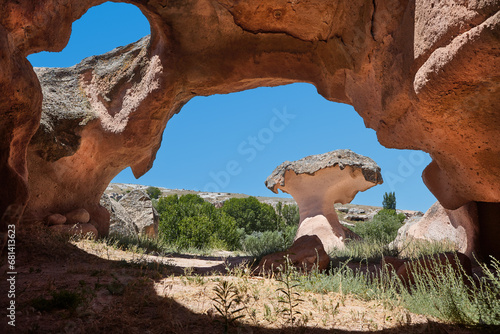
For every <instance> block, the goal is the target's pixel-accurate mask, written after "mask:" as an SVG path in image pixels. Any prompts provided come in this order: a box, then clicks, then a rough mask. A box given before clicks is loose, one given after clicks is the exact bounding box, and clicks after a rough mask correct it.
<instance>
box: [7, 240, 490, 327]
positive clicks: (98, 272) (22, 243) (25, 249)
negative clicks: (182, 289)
mask: <svg viewBox="0 0 500 334" xmlns="http://www.w3.org/2000/svg"><path fill="white" fill-rule="evenodd" d="M35 232H36V233H35ZM35 232H34V231H33V230H30V231H26V232H24V233H19V235H18V236H17V245H16V271H17V275H16V287H15V295H16V296H15V299H14V300H15V303H16V318H15V325H16V326H15V328H14V327H12V326H9V325H8V324H7V321H8V318H7V314H6V310H7V306H8V304H7V303H8V302H9V300H8V298H5V296H6V295H7V291H8V289H9V285H8V283H7V280H6V277H5V276H6V272H7V266H6V262H7V256H6V254H5V252H3V254H2V267H1V268H0V269H1V273H2V276H3V279H2V280H1V282H0V289H1V291H2V298H1V301H2V302H1V311H0V319H1V320H0V332H1V333H72V334H77V333H92V334H96V333H131V334H132V333H141V334H142V333H183V334H184V333H193V334H196V333H203V334H210V333H223V332H224V330H223V325H222V324H221V323H220V322H218V321H217V320H220V319H218V318H217V317H214V316H213V315H210V314H197V313H193V312H192V311H191V310H189V309H187V308H186V307H184V306H182V305H181V304H179V303H178V302H176V301H175V300H174V299H172V298H168V297H162V296H159V295H158V294H157V292H156V290H155V282H158V281H159V280H161V279H162V278H164V277H165V276H168V275H172V274H175V272H178V271H179V268H175V267H171V266H162V267H156V268H154V267H150V266H148V265H146V266H144V265H141V264H130V263H126V262H123V261H112V260H105V259H102V258H100V257H98V256H95V255H91V254H88V253H86V252H84V251H82V250H81V249H79V248H78V247H76V246H75V245H73V244H71V243H69V242H67V241H66V240H64V239H63V238H54V237H53V236H50V235H48V234H46V233H44V232H40V231H35ZM197 258H199V257H197ZM203 271H204V270H203V268H202V269H201V272H203ZM61 290H67V291H77V292H78V296H81V297H82V300H80V306H79V307H75V308H73V307H71V305H70V302H68V303H69V305H65V306H66V307H65V308H63V309H58V308H55V309H50V308H48V307H47V309H46V310H42V311H40V310H37V309H35V308H34V307H33V301H34V300H37V299H40V298H42V299H43V298H47V299H50V296H51V295H52V294H53V293H57V292H60V291H61ZM470 332H480V331H479V329H477V330H475V329H464V328H460V327H458V326H453V325H447V324H442V323H434V322H429V323H427V324H424V325H422V324H419V325H404V326H400V327H397V328H394V329H389V330H381V331H375V332H374V333H470ZM229 333H356V331H345V330H325V329H318V328H310V327H307V328H300V327H298V328H297V327H296V328H290V327H285V328H279V329H274V328H273V329H270V328H264V327H256V326H251V325H245V326H243V327H240V328H236V327H234V328H230V330H229Z"/></svg>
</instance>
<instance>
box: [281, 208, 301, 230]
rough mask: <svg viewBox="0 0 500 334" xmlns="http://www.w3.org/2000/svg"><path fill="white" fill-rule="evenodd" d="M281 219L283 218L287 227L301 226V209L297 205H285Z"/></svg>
mask: <svg viewBox="0 0 500 334" xmlns="http://www.w3.org/2000/svg"><path fill="white" fill-rule="evenodd" d="M279 203H281V202H279ZM281 217H283V220H284V223H285V225H286V226H296V225H299V220H300V214H299V207H298V206H297V205H295V204H285V205H283V208H282V210H281Z"/></svg>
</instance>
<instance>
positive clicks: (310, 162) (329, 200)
mask: <svg viewBox="0 0 500 334" xmlns="http://www.w3.org/2000/svg"><path fill="white" fill-rule="evenodd" d="M382 182H383V181H382V175H381V174H380V167H379V166H378V165H377V164H376V163H375V162H374V161H373V160H372V159H370V158H367V157H364V156H362V155H359V154H356V153H354V152H352V151H351V150H336V151H332V152H328V153H324V154H318V155H311V156H308V157H305V158H303V159H300V160H297V161H294V162H290V161H285V162H284V163H282V164H281V165H279V166H278V167H276V169H275V170H274V171H273V172H272V173H271V175H270V176H269V177H268V178H267V180H266V186H267V187H268V188H269V189H270V190H271V191H273V192H275V193H278V189H281V191H283V192H286V193H289V194H290V195H292V196H293V198H294V199H295V201H296V202H297V205H298V206H299V213H300V221H299V228H298V230H297V234H296V236H295V240H297V239H299V238H300V237H302V236H304V235H316V236H318V237H319V239H320V240H321V242H322V243H323V246H324V248H325V250H326V252H331V251H332V250H334V249H335V248H343V247H344V246H345V245H344V240H346V239H357V238H359V237H358V236H357V235H356V234H355V233H353V232H351V230H349V229H348V228H346V227H344V226H342V225H341V224H340V222H339V219H338V216H337V213H336V211H335V207H334V204H335V203H342V204H346V203H349V202H351V201H352V200H353V198H354V196H356V194H357V193H358V192H359V191H365V190H367V189H369V188H371V187H373V186H375V185H377V184H381V183H382Z"/></svg>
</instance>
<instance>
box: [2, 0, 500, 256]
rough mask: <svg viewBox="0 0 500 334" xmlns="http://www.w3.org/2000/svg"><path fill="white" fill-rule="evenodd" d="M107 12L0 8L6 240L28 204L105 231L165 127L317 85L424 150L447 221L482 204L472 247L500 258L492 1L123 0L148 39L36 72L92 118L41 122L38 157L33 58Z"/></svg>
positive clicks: (67, 5) (499, 103)
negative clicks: (241, 98) (235, 103)
mask: <svg viewBox="0 0 500 334" xmlns="http://www.w3.org/2000/svg"><path fill="white" fill-rule="evenodd" d="M102 2H104V0H83V1H74V0H47V1H38V2H36V1H29V0H21V1H10V0H6V1H3V2H1V3H0V13H2V14H1V15H0V54H1V57H0V91H2V95H1V96H0V183H1V184H2V187H1V189H0V217H1V218H0V219H1V221H0V229H1V231H2V232H4V231H5V230H6V228H7V225H9V224H15V223H16V222H17V221H18V220H19V217H20V215H21V214H22V212H23V209H24V208H25V207H26V205H27V210H26V214H25V216H24V217H25V220H26V221H33V220H37V219H43V218H44V217H46V216H48V215H49V214H52V213H64V212H69V211H71V210H74V209H78V208H83V209H85V210H87V211H88V212H89V214H90V217H91V222H92V223H93V224H94V225H95V226H96V227H97V229H98V231H99V233H100V234H106V233H107V232H108V225H109V214H108V213H107V211H106V210H105V209H104V208H102V207H101V206H100V205H99V199H100V196H101V194H102V193H103V191H104V189H105V187H106V185H107V184H108V183H109V182H110V180H111V179H112V178H113V177H114V176H115V175H116V174H117V173H119V172H120V171H121V170H122V169H124V168H126V167H127V166H131V167H132V170H133V172H134V174H135V175H136V177H139V176H141V175H142V174H144V173H145V172H146V171H147V170H148V169H149V168H150V167H151V165H152V162H153V161H154V158H155V153H156V151H157V149H158V147H159V145H160V140H161V133H162V131H163V129H164V128H165V125H166V122H167V121H168V119H169V118H170V117H171V116H172V115H173V114H175V113H176V112H178V111H179V110H180V109H181V107H182V106H183V105H184V104H185V103H186V102H187V101H189V99H191V98H192V97H193V96H196V95H203V96H206V95H211V94H223V93H230V92H234V91H241V90H244V89H250V88H255V87H258V86H275V85H281V84H288V83H292V82H309V83H313V84H314V85H315V86H316V87H317V89H318V92H319V93H320V94H321V95H322V96H324V97H325V98H326V99H328V100H330V101H336V102H342V103H348V104H352V105H353V106H354V108H355V109H356V110H357V112H358V113H359V114H360V115H361V116H362V117H363V119H364V121H365V124H366V126H367V127H370V128H372V129H374V130H375V131H376V132H377V136H378V139H379V141H380V142H381V143H382V144H383V145H384V146H386V147H390V148H399V149H415V150H423V151H425V152H428V153H429V154H430V155H431V157H432V159H433V161H432V163H431V164H430V165H429V166H428V167H427V168H426V170H425V172H424V174H423V179H424V181H425V183H426V184H427V186H428V187H429V189H430V190H431V191H432V192H433V193H434V194H435V195H436V197H437V198H438V200H439V201H440V203H441V204H442V205H443V207H445V208H446V209H448V210H456V209H458V208H461V207H463V206H467V205H475V206H476V216H475V218H474V217H472V216H468V219H472V220H474V219H476V220H477V222H478V223H477V226H476V227H477V231H478V235H477V238H478V240H479V241H480V242H478V243H477V244H476V245H477V247H478V249H477V251H478V252H482V253H483V255H487V254H491V255H495V256H497V257H500V247H498V242H497V239H496V238H493V237H492V236H497V235H498V234H499V233H500V224H498V219H497V218H496V217H498V216H499V214H500V204H499V203H500V187H499V185H500V172H499V171H500V159H499V158H498V157H499V153H500V151H499V147H500V145H499V139H498V138H499V137H498V131H499V128H500V114H499V113H498V110H499V109H500V94H499V93H500V79H499V75H498V68H499V67H500V49H499V48H498V44H499V40H500V37H499V36H500V33H499V30H500V28H499V25H500V11H499V9H500V3H499V1H498V0H492V1H453V0H445V1H437V2H436V1H431V0H416V1H407V0H375V1H365V0H352V1H351V0H350V1H336V2H326V1H323V0H311V1H283V0H266V1H264V0H250V1H234V0H187V1H183V2H178V1H169V2H165V1H159V0H151V1H147V2H145V1H136V0H131V1H127V2H128V3H132V4H135V5H137V6H138V7H139V8H140V9H141V11H142V12H143V13H144V15H145V16H146V17H147V18H148V20H149V22H150V23H151V33H152V34H151V36H152V37H151V40H150V41H146V40H143V41H140V42H139V43H136V44H134V45H132V46H128V47H125V48H121V49H119V50H115V53H112V54H108V55H107V56H99V57H94V58H92V59H91V60H90V61H87V65H86V66H87V67H86V68H85V66H84V67H79V68H78V67H77V68H74V69H73V70H74V72H73V73H68V72H67V73H66V74H65V72H64V71H63V70H61V69H55V70H53V71H54V72H53V73H54V75H51V74H49V73H48V72H50V71H51V70H45V74H43V73H42V72H40V71H39V72H38V74H41V75H40V77H41V79H40V82H43V80H44V79H43V78H42V77H43V76H45V77H46V78H50V77H52V79H53V80H54V83H53V85H48V86H46V87H49V86H51V87H52V88H54V89H55V90H56V91H58V92H60V93H62V94H63V96H66V95H64V93H65V90H66V88H65V86H66V85H69V86H71V85H74V86H73V87H75V88H76V87H78V89H79V92H80V94H79V95H75V94H73V92H76V90H74V89H70V88H68V89H67V91H68V94H69V95H70V96H67V98H68V99H74V101H75V104H76V105H80V107H82V108H83V106H84V105H85V106H86V107H85V108H84V109H85V110H86V112H88V117H85V118H81V119H80V120H79V121H78V122H77V121H76V120H74V121H72V120H63V119H58V120H57V121H55V122H53V123H50V122H49V123H47V124H49V127H50V124H54V125H57V126H62V127H63V128H64V129H65V130H64V131H62V132H61V131H59V130H54V131H50V129H49V127H46V126H45V125H42V127H41V130H40V132H39V134H38V135H37V137H36V138H35V139H34V140H33V142H32V144H31V145H30V147H29V149H28V144H29V142H30V140H31V138H32V136H33V134H34V133H35V132H36V130H37V128H38V124H39V123H40V122H39V120H40V117H41V114H42V87H41V86H40V83H39V81H38V79H37V77H36V75H35V73H34V71H33V69H32V68H31V66H30V64H29V63H28V61H27V60H26V58H25V57H26V56H27V55H29V54H31V53H34V52H39V51H43V50H46V51H60V50H62V49H63V48H64V46H65V45H66V43H67V42H68V40H69V36H70V33H71V23H72V22H73V21H75V20H77V19H78V18H79V17H81V16H82V15H83V14H84V13H85V12H86V11H87V10H88V9H89V8H91V7H92V6H95V5H98V4H100V3H102ZM133 50H135V51H133ZM129 51H130V52H129ZM105 63H107V64H108V65H105ZM106 68H107V69H108V70H109V71H108V72H105V71H102V70H104V69H106ZM57 74H60V75H61V76H58V75H57ZM63 79H64V80H63ZM43 85H45V84H42V86H43ZM58 87H59V88H58ZM44 94H45V95H47V94H48V95H50V89H49V91H47V90H46V89H45V90H44ZM47 99H50V96H49V97H47ZM63 100H64V99H63ZM49 104H50V103H49ZM44 105H47V104H46V101H44ZM53 105H54V106H56V104H53ZM65 108H66V107H65V106H64V103H63V105H61V108H60V110H61V111H63V110H64V109H65ZM76 109H78V107H74V108H73V107H72V110H75V111H76ZM46 111H47V108H45V109H44V112H46ZM71 113H73V112H71ZM78 117H79V116H77V119H78ZM49 118H51V117H49ZM76 122H77V123H76ZM85 123H86V124H85ZM80 124H82V125H80ZM42 131H43V132H44V133H42ZM54 134H57V135H54ZM78 137H79V139H78ZM37 138H38V139H37ZM46 140H47V145H45V144H44V143H45V141H46ZM66 141H67V143H66ZM61 143H62V144H64V145H61ZM28 161H29V163H28ZM28 174H29V178H30V180H29V184H30V185H29V188H30V192H29V193H28ZM44 178H46V180H45V181H44V180H43V179H44ZM28 196H29V198H30V199H29V204H27V201H28ZM470 203H473V204H470ZM466 211H467V212H469V213H470V214H474V213H472V211H470V210H468V209H467V208H465V209H464V212H466Z"/></svg>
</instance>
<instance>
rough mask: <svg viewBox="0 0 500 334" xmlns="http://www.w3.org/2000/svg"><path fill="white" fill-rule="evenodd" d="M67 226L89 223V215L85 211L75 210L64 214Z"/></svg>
mask: <svg viewBox="0 0 500 334" xmlns="http://www.w3.org/2000/svg"><path fill="white" fill-rule="evenodd" d="M65 216H66V219H67V224H72V225H73V224H85V223H88V222H89V221H90V214H89V212H88V211H87V210H85V209H76V210H73V211H70V212H68V213H66V214H65Z"/></svg>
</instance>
